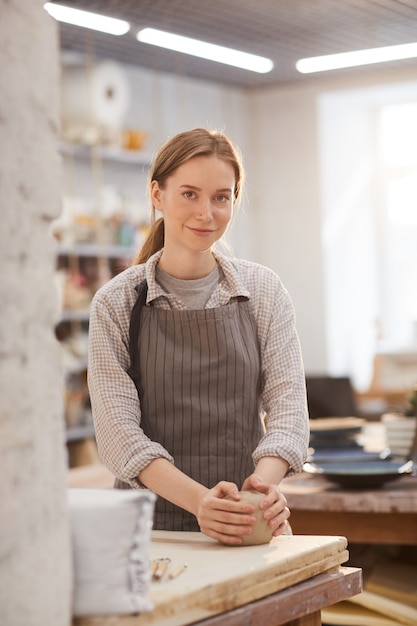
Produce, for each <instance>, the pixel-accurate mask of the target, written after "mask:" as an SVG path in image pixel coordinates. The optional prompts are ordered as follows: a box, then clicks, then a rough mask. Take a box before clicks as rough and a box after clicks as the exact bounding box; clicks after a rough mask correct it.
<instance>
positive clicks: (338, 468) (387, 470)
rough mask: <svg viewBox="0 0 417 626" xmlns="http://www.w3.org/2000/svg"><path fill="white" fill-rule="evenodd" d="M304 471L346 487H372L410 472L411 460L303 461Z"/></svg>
mask: <svg viewBox="0 0 417 626" xmlns="http://www.w3.org/2000/svg"><path fill="white" fill-rule="evenodd" d="M303 469H304V471H305V472H309V473H310V474H319V475H320V476H324V477H325V478H327V479H328V480H331V481H332V482H335V483H337V484H339V485H341V486H342V487H346V488H347V489H372V488H375V487H381V486H382V485H383V484H384V483H387V482H389V481H391V480H396V479H397V478H400V477H401V476H404V475H406V474H411V472H412V470H413V462H412V461H407V462H406V463H404V462H402V463H400V462H395V461H363V462H362V461H360V462H338V463H323V464H321V465H319V464H318V463H304V467H303Z"/></svg>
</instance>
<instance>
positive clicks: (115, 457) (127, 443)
mask: <svg viewBox="0 0 417 626" xmlns="http://www.w3.org/2000/svg"><path fill="white" fill-rule="evenodd" d="M122 291H123V290H122ZM133 293H135V292H133ZM129 300H130V305H129ZM133 302H134V295H132V294H129V298H126V293H119V294H117V292H116V293H115V292H114V290H113V292H111V297H110V295H109V293H108V290H102V291H99V292H97V294H96V295H95V297H94V299H93V302H92V305H91V312H90V326H89V348H88V387H89V393H90V399H91V407H92V413H93V420H94V428H95V432H96V440H97V447H98V452H99V456H100V458H101V460H102V461H103V463H104V464H105V465H106V467H108V469H109V470H110V471H111V472H112V473H113V474H114V475H115V476H116V477H117V478H119V479H120V480H122V481H124V482H127V483H128V484H129V485H130V486H132V487H134V488H139V487H141V484H140V482H139V480H138V475H139V473H140V472H141V471H142V470H143V469H144V468H145V467H146V466H147V465H149V463H150V462H151V461H152V460H153V459H155V458H160V457H162V458H166V459H167V460H169V461H170V462H173V459H172V457H171V455H170V454H169V453H168V451H167V450H165V448H164V447H163V446H161V445H160V444H159V443H157V442H154V441H151V440H150V439H149V438H148V437H147V436H146V435H145V434H144V432H143V430H142V428H141V426H140V421H141V411H140V402H139V398H138V394H137V390H136V387H135V385H134V383H133V381H132V379H131V378H130V376H129V375H128V373H127V369H128V367H129V349H128V346H129V320H130V310H131V306H133ZM122 306H123V310H121V307H122Z"/></svg>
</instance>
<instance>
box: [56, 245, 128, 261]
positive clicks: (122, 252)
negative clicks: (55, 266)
mask: <svg viewBox="0 0 417 626" xmlns="http://www.w3.org/2000/svg"><path fill="white" fill-rule="evenodd" d="M134 252H135V251H134V250H133V249H132V248H126V246H116V245H114V246H113V245H101V244H99V243H75V244H73V245H71V244H58V247H57V254H58V255H59V256H71V255H72V256H81V257H104V258H112V259H129V258H130V257H131V256H132V255H133V254H134Z"/></svg>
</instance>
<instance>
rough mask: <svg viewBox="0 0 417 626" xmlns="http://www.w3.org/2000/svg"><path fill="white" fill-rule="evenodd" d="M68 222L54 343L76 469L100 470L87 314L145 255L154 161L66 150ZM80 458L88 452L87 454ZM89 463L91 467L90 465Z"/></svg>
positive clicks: (61, 231) (60, 254)
mask: <svg viewBox="0 0 417 626" xmlns="http://www.w3.org/2000/svg"><path fill="white" fill-rule="evenodd" d="M59 152H60V154H61V155H62V157H63V173H64V190H63V214H62V215H61V217H60V218H59V219H58V220H57V221H56V223H55V224H54V225H53V232H54V235H55V237H56V238H57V240H58V244H57V284H58V287H59V291H60V296H61V309H62V314H61V318H60V321H59V323H58V325H57V327H56V336H57V338H58V340H59V342H60V345H61V348H62V358H63V369H64V376H65V420H66V425H67V444H68V449H69V452H70V454H69V464H70V466H74V465H78V464H81V463H82V464H84V463H88V462H94V461H95V460H96V458H95V454H94V448H93V447H92V445H91V444H92V443H94V429H93V424H92V416H91V408H90V401H89V396H88V389H87V344H88V323H89V308H90V303H91V299H92V297H93V295H94V293H95V292H96V291H97V289H98V288H99V287H100V286H102V285H103V284H104V283H105V282H107V281H108V280H110V279H111V278H112V277H113V276H115V275H116V274H118V273H119V272H120V271H122V270H123V269H125V268H126V267H128V266H129V265H130V263H131V259H132V256H133V254H134V252H135V251H136V249H137V248H139V247H140V244H141V240H142V238H143V234H144V232H143V231H144V229H146V227H147V216H146V214H145V211H144V209H143V205H142V202H144V200H145V191H146V178H147V170H148V167H149V163H150V156H149V154H146V153H144V152H142V151H140V152H139V151H138V152H136V151H124V150H119V149H116V148H111V147H107V146H87V145H79V144H67V143H61V144H60V145H59ZM81 450H82V452H81ZM89 459H90V461H89Z"/></svg>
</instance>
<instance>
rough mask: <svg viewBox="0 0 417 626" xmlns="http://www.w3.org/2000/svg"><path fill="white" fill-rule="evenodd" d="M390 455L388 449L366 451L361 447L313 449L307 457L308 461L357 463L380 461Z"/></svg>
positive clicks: (317, 462)
mask: <svg viewBox="0 0 417 626" xmlns="http://www.w3.org/2000/svg"><path fill="white" fill-rule="evenodd" d="M390 455H391V452H390V450H388V449H387V450H383V451H382V452H366V451H365V450H363V449H362V448H358V449H355V448H343V449H340V448H336V449H333V448H323V449H319V450H315V451H314V452H313V453H312V454H311V455H310V456H309V457H308V459H307V460H308V461H309V462H310V463H316V464H318V465H322V464H324V463H355V462H356V463H357V462H362V461H381V460H383V459H387V458H388V457H389V456H390Z"/></svg>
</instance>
